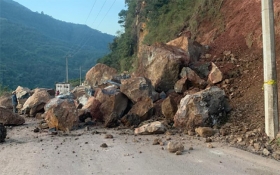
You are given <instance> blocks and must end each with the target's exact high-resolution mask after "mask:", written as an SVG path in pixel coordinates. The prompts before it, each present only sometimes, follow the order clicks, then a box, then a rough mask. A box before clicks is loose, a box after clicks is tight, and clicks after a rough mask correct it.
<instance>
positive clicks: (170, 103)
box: [161, 96, 178, 122]
mask: <svg viewBox="0 0 280 175" xmlns="http://www.w3.org/2000/svg"><path fill="white" fill-rule="evenodd" d="M177 109H178V107H177V104H176V102H175V101H174V99H173V98H172V97H171V96H169V97H167V98H166V99H165V100H164V101H163V102H162V104H161V111H162V114H163V115H164V117H165V119H166V120H167V121H168V122H172V121H174V115H175V114H176V111H177Z"/></svg>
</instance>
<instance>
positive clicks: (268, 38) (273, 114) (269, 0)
mask: <svg viewBox="0 0 280 175" xmlns="http://www.w3.org/2000/svg"><path fill="white" fill-rule="evenodd" d="M261 2H262V36H263V69H264V103H265V133H266V134H267V135H268V136H269V137H270V138H275V137H276V135H277V133H278V131H279V119H278V93H277V73H276V61H275V32H274V12H273V0H262V1H261Z"/></svg>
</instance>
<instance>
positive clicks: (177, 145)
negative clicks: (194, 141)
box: [167, 142, 184, 153]
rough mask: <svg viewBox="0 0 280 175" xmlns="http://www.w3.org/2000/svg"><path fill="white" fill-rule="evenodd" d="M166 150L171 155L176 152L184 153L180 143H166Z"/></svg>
mask: <svg viewBox="0 0 280 175" xmlns="http://www.w3.org/2000/svg"><path fill="white" fill-rule="evenodd" d="M167 150H168V151H169V152H171V153H175V152H177V151H184V145H183V144H182V143H180V142H168V144H167Z"/></svg>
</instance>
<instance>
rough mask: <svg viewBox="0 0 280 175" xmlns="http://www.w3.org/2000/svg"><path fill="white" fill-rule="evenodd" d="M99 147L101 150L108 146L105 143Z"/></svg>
mask: <svg viewBox="0 0 280 175" xmlns="http://www.w3.org/2000/svg"><path fill="white" fill-rule="evenodd" d="M100 147H102V148H107V147H108V145H107V144H106V143H102V144H101V145H100Z"/></svg>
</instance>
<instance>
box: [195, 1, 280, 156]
mask: <svg viewBox="0 0 280 175" xmlns="http://www.w3.org/2000/svg"><path fill="white" fill-rule="evenodd" d="M221 13H222V15H221V16H222V17H223V20H222V21H223V23H221V24H220V25H211V24H209V22H207V21H204V22H203V23H201V24H200V28H199V36H197V40H198V41H199V42H201V43H204V44H209V46H210V48H211V51H210V54H211V57H210V58H208V61H212V62H214V63H215V64H216V65H218V67H220V68H221V69H222V70H223V72H224V73H226V74H227V76H228V77H227V78H228V79H229V83H228V84H227V85H226V86H223V85H221V88H223V89H224V90H225V92H226V93H227V95H228V97H229V98H230V105H231V106H232V108H233V111H232V112H231V114H230V118H229V123H227V124H226V125H224V126H223V127H222V129H221V130H222V133H221V135H224V136H222V137H224V139H225V141H226V142H229V143H231V144H232V145H235V146H238V147H241V148H243V149H246V150H248V151H253V152H255V153H258V154H262V155H273V157H274V158H276V159H279V154H276V153H275V154H273V153H272V152H277V153H279V152H280V138H279V137H278V138H277V139H275V140H272V141H271V140H269V139H268V138H267V137H266V135H265V132H264V93H263V90H262V86H263V61H262V60H263V58H262V26H261V24H262V22H261V1H260V0H250V1H231V0H224V2H223V4H222V7H221ZM274 15H275V37H276V40H275V41H276V62H277V68H278V69H279V62H280V43H279V42H278V41H279V40H280V2H279V1H274ZM221 29H222V30H221ZM225 51H226V52H228V51H229V52H231V56H227V55H225ZM279 81H280V79H279V76H278V79H277V82H278V83H279ZM278 87H279V86H278ZM278 92H280V91H279V90H278ZM278 96H279V93H278ZM267 151H268V152H267Z"/></svg>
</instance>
